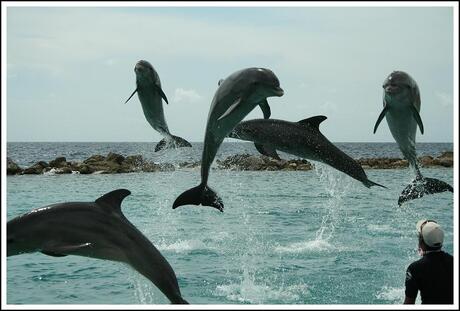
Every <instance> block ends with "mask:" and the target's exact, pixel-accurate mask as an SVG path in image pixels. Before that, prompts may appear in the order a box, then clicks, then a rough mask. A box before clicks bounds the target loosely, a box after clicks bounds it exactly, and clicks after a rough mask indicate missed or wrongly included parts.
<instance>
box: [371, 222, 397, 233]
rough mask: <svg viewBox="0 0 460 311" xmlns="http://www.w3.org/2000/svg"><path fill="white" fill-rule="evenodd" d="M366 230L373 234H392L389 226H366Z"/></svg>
mask: <svg viewBox="0 0 460 311" xmlns="http://www.w3.org/2000/svg"><path fill="white" fill-rule="evenodd" d="M367 230H369V231H375V232H392V231H393V229H392V227H391V226H390V225H374V224H370V225H367Z"/></svg>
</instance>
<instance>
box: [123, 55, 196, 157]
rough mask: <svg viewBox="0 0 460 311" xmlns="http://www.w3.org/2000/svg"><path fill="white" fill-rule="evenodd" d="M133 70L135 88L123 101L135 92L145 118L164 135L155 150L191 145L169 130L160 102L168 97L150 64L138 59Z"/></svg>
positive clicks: (166, 100)
mask: <svg viewBox="0 0 460 311" xmlns="http://www.w3.org/2000/svg"><path fill="white" fill-rule="evenodd" d="M134 72H135V73H136V89H135V90H134V92H133V93H132V94H131V96H129V98H128V99H127V100H126V101H125V104H126V103H127V102H128V101H129V100H130V99H131V97H133V95H134V94H136V92H137V96H138V97H139V101H140V102H141V104H142V110H143V111H144V116H145V118H146V119H147V121H148V122H149V124H150V125H151V126H152V127H153V128H154V129H155V130H156V131H158V132H159V133H160V134H161V135H163V136H164V138H163V139H162V140H161V141H160V142H159V143H158V144H157V145H156V146H155V152H157V151H160V150H162V149H165V148H177V147H192V145H191V144H190V143H189V142H188V141H186V140H185V139H183V138H181V137H179V136H174V135H172V134H171V133H170V132H169V129H168V125H167V124H166V120H165V115H164V112H163V104H162V99H164V101H165V102H166V103H167V104H168V99H167V98H166V95H165V93H164V92H163V90H162V89H161V82H160V77H159V76H158V73H157V72H156V71H155V69H153V67H152V65H151V64H150V63H149V62H147V61H145V60H140V61H138V62H137V64H136V66H135V67H134Z"/></svg>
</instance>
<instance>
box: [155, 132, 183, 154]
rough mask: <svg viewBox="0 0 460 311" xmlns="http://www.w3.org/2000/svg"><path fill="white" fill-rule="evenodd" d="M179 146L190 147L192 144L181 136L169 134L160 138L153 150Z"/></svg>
mask: <svg viewBox="0 0 460 311" xmlns="http://www.w3.org/2000/svg"><path fill="white" fill-rule="evenodd" d="M180 147H192V144H191V143H189V142H188V141H187V140H185V139H183V138H182V137H179V136H174V135H171V136H170V137H166V138H163V139H162V140H160V142H159V143H158V144H157V145H156V146H155V152H158V151H160V150H163V149H169V148H180Z"/></svg>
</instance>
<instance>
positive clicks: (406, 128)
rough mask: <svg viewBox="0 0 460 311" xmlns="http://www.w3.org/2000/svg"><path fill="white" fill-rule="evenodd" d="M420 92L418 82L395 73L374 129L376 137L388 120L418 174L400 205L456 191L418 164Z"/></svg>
mask: <svg viewBox="0 0 460 311" xmlns="http://www.w3.org/2000/svg"><path fill="white" fill-rule="evenodd" d="M420 104H421V100H420V91H419V88H418V85H417V83H416V82H415V80H414V79H413V78H412V77H411V76H410V75H409V74H407V73H406V72H403V71H393V72H392V73H391V74H390V75H389V76H388V77H387V78H386V79H385V81H384V82H383V110H382V112H381V113H380V115H379V117H378V118H377V121H376V123H375V126H374V134H375V132H376V131H377V128H378V126H379V124H380V122H381V121H382V119H383V117H385V118H386V119H387V123H388V127H389V128H390V132H391V135H393V138H394V139H395V141H396V143H397V144H398V146H399V149H400V150H401V153H402V154H403V156H404V157H405V158H406V159H407V161H408V162H409V165H410V167H411V168H412V169H413V170H414V171H415V179H414V180H413V181H412V182H411V183H410V184H409V185H408V186H407V187H406V188H405V189H404V190H403V191H402V193H401V195H400V196H399V199H398V205H401V204H403V203H404V202H406V201H409V200H412V199H416V198H421V197H422V196H423V195H424V194H432V193H439V192H444V191H450V192H453V191H454V189H453V188H452V186H451V185H449V184H447V183H445V182H444V181H441V180H438V179H434V178H426V177H423V176H422V174H421V172H420V169H419V167H418V163H417V153H416V151H415V134H416V132H417V126H418V128H419V129H420V132H421V133H422V134H423V132H424V128H423V123H422V119H421V118H420Z"/></svg>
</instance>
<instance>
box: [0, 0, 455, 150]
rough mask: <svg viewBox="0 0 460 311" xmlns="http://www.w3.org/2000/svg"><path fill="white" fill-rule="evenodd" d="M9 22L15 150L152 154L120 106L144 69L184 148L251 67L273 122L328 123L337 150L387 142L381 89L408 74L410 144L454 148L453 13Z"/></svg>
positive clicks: (340, 11)
mask: <svg viewBox="0 0 460 311" xmlns="http://www.w3.org/2000/svg"><path fill="white" fill-rule="evenodd" d="M112 5H116V3H114V4H112ZM151 5H152V4H151ZM266 5H268V4H266ZM298 5H302V3H299V4H298ZM303 5H305V4H303ZM6 16H7V21H6V25H7V29H6V34H7V36H6V43H7V47H6V52H7V54H6V63H7V68H6V87H7V88H6V89H7V96H6V102H5V101H3V100H2V109H6V115H7V120H6V122H7V126H6V130H7V141H10V142H13V141H63V142H64V141H107V142H111V141H114V142H115V141H120V142H123V141H127V142H129V141H139V142H141V141H159V140H160V139H161V138H162V137H161V135H160V134H159V133H158V132H156V131H155V130H154V129H153V128H151V127H150V125H149V124H148V123H147V121H146V120H145V117H144V115H143V112H142V108H141V105H140V102H139V99H138V98H137V96H134V97H133V98H132V99H131V100H130V101H129V102H128V103H127V104H124V102H125V100H126V99H127V98H128V97H129V95H130V94H131V93H132V92H133V91H134V89H135V74H134V65H135V64H136V62H137V61H138V60H141V59H144V60H147V61H149V62H150V63H151V64H152V65H153V67H154V68H155V70H156V71H157V72H158V74H159V76H160V79H161V83H162V87H163V91H164V93H165V94H166V96H167V97H168V100H169V105H166V103H164V104H163V105H164V110H165V117H166V121H167V123H168V126H169V129H170V131H171V133H172V134H174V135H178V136H181V137H183V138H185V139H187V140H189V141H192V142H202V141H203V138H204V132H205V127H206V121H207V116H208V112H209V107H210V105H211V101H212V98H213V96H214V93H215V91H216V89H217V83H218V81H219V80H220V79H221V78H225V77H227V76H229V75H230V74H232V73H233V72H235V71H237V70H240V69H243V68H246V67H265V68H269V69H271V70H273V72H274V73H275V74H276V75H277V77H278V78H279V80H280V84H281V87H282V88H283V89H284V91H285V94H284V96H283V97H279V98H278V97H271V98H269V99H268V101H269V104H270V106H271V111H272V118H274V119H283V120H288V121H299V120H301V119H305V118H308V117H312V116H315V115H325V116H327V118H328V119H327V120H326V121H324V122H323V123H322V124H321V126H320V129H321V131H322V133H323V134H324V135H325V136H326V137H328V138H329V140H331V141H333V142H394V139H393V137H392V136H391V134H390V131H389V128H388V125H387V123H386V122H385V121H383V122H382V123H381V124H380V126H379V129H378V131H377V133H376V134H373V127H374V124H375V121H376V120H377V117H378V115H379V114H380V112H381V110H382V82H383V80H384V79H385V78H386V77H387V76H388V75H389V74H390V73H391V72H392V71H393V70H403V71H406V72H408V73H409V74H410V75H411V76H412V77H413V78H414V79H415V80H416V81H417V83H418V86H419V88H420V92H421V99H422V104H421V111H420V115H421V118H422V120H423V123H424V127H425V133H424V135H421V134H420V132H419V131H418V133H417V141H418V142H453V132H454V122H457V120H454V106H453V98H454V71H453V68H454V55H453V47H454V42H453V36H454V33H453V23H454V18H453V8H451V7H155V6H154V7H110V6H107V7H78V6H77V7H23V6H22V7H12V6H9V7H7V11H6ZM457 51H458V50H457ZM455 56H456V57H457V58H458V55H455ZM2 57H4V55H3V54H2ZM2 80H4V77H3V76H2ZM261 117H262V112H261V110H260V109H259V108H255V109H254V110H253V111H252V112H251V113H250V114H249V115H248V116H247V117H246V118H245V119H246V120H247V119H252V118H261Z"/></svg>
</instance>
